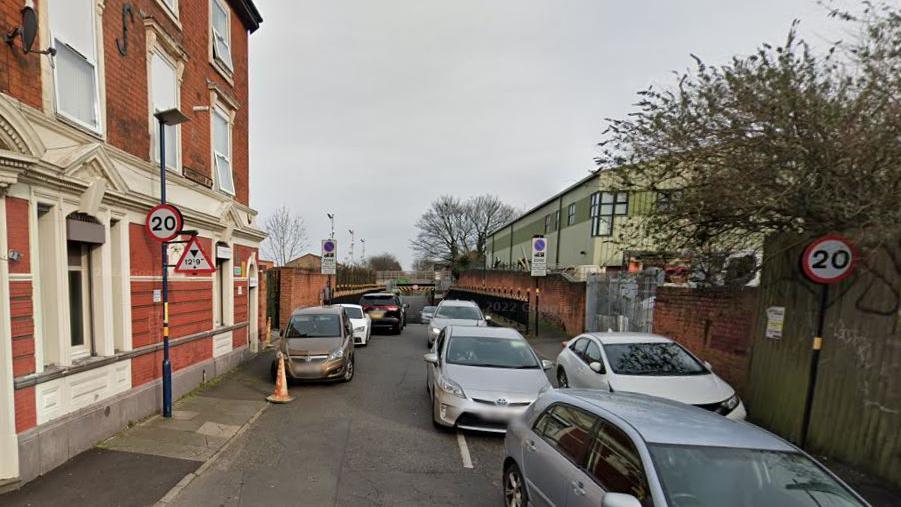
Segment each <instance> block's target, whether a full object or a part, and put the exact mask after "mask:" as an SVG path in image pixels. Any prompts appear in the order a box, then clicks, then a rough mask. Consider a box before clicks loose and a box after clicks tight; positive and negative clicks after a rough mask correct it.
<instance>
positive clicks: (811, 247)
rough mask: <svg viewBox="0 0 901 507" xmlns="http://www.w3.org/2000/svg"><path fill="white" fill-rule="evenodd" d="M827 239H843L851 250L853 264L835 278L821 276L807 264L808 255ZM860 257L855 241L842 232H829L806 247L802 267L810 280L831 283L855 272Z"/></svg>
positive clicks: (824, 283) (825, 283)
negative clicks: (841, 233)
mask: <svg viewBox="0 0 901 507" xmlns="http://www.w3.org/2000/svg"><path fill="white" fill-rule="evenodd" d="M826 241H841V242H842V243H844V244H846V245H848V249H850V250H851V265H849V266H848V269H847V271H845V272H844V273H842V274H841V275H839V276H837V277H835V278H820V277H819V276H817V275H816V274H815V273H814V272H813V271H811V269H810V267H809V266H808V265H807V257H808V256H809V255H810V254H811V253H812V252H813V251H814V250H816V247H818V246H820V244H822V243H825V242H826ZM859 257H860V256H859V255H858V253H857V248H855V246H854V243H852V242H851V240H849V239H848V238H846V237H844V236H842V235H840V234H827V235H825V236H821V237H819V238H817V239H815V240H813V241H811V242H810V244H809V245H807V246H806V247H805V248H804V253H803V254H801V269H802V270H803V271H804V276H806V277H807V279H808V280H810V281H812V282H814V283H819V284H822V285H831V284H833V283H838V282H840V281H842V280H844V279H845V278H847V277H849V276H851V273H853V272H854V270H855V269H856V268H857V259H858V258H859Z"/></svg>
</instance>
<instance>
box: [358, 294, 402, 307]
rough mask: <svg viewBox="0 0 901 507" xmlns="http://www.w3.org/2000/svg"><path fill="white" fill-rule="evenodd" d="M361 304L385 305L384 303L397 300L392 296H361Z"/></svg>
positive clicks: (391, 303)
mask: <svg viewBox="0 0 901 507" xmlns="http://www.w3.org/2000/svg"><path fill="white" fill-rule="evenodd" d="M360 304H361V305H369V306H385V305H394V304H397V302H396V301H395V300H394V296H363V299H361V300H360Z"/></svg>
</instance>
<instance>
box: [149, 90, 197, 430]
mask: <svg viewBox="0 0 901 507" xmlns="http://www.w3.org/2000/svg"><path fill="white" fill-rule="evenodd" d="M153 116H154V117H155V118H156V120H157V122H158V123H159V126H160V130H159V132H160V204H166V127H167V126H170V127H174V126H175V125H179V124H182V123H184V122H186V121H188V120H189V118H188V117H187V116H185V115H184V113H182V112H181V111H179V110H178V108H172V109H167V110H165V111H158V112H156V113H154V115H153ZM160 248H161V253H162V258H163V262H162V267H163V417H172V363H171V362H170V361H169V244H168V243H167V242H163V244H162V245H161V247H160Z"/></svg>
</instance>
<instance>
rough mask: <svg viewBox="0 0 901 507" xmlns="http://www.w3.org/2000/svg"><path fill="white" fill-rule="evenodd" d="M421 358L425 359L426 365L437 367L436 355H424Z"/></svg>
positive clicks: (431, 353) (430, 353)
mask: <svg viewBox="0 0 901 507" xmlns="http://www.w3.org/2000/svg"><path fill="white" fill-rule="evenodd" d="M422 358H423V359H425V362H427V363H430V364H434V365H436V366H437V365H438V354H435V353H434V352H429V353H428V354H424V355H423V356H422Z"/></svg>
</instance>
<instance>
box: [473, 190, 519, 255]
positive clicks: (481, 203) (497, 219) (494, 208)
mask: <svg viewBox="0 0 901 507" xmlns="http://www.w3.org/2000/svg"><path fill="white" fill-rule="evenodd" d="M465 212H466V220H467V222H468V227H469V229H471V231H472V232H471V236H472V237H473V241H474V243H473V245H472V251H473V252H474V253H475V258H476V260H477V261H479V260H482V259H484V257H485V247H486V245H487V243H488V235H489V234H491V233H492V232H494V231H495V230H497V229H498V228H499V227H501V226H502V225H504V224H506V223H507V222H509V221H511V220H513V218H515V217H516V209H515V208H514V207H513V206H510V205H509V204H506V203H504V202H503V201H501V200H500V199H499V198H498V197H497V196H494V195H489V194H485V195H479V196H476V197H471V198H469V199H467V200H466V203H465Z"/></svg>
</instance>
